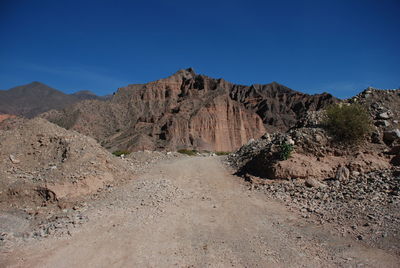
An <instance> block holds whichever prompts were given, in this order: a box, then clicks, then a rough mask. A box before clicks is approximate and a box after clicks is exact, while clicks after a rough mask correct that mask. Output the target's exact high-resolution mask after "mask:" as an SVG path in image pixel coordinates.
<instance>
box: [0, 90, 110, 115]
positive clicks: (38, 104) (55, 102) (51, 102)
mask: <svg viewBox="0 0 400 268" xmlns="http://www.w3.org/2000/svg"><path fill="white" fill-rule="evenodd" d="M84 99H102V97H98V96H96V95H94V94H92V93H90V92H88V91H83V92H82V91H80V92H77V93H74V94H71V95H68V94H64V93H62V92H61V91H58V90H56V89H54V88H51V87H49V86H47V85H45V84H43V83H40V82H32V83H30V84H27V85H23V86H18V87H14V88H11V89H9V90H0V113H4V114H13V115H19V116H24V117H28V118H32V117H34V116H36V115H38V114H40V113H43V112H46V111H48V110H51V109H63V108H65V107H67V106H68V105H71V104H74V103H76V102H78V101H81V100H84Z"/></svg>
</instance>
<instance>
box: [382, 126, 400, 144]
mask: <svg viewBox="0 0 400 268" xmlns="http://www.w3.org/2000/svg"><path fill="white" fill-rule="evenodd" d="M398 139H400V130H399V129H394V130H390V131H385V132H383V141H384V142H385V143H386V144H392V143H393V142H394V141H396V140H398Z"/></svg>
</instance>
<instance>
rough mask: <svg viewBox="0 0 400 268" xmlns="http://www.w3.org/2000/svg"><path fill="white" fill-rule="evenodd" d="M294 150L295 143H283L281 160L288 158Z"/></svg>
mask: <svg viewBox="0 0 400 268" xmlns="http://www.w3.org/2000/svg"><path fill="white" fill-rule="evenodd" d="M292 152H293V144H289V143H282V144H281V148H280V151H279V157H280V159H281V160H287V159H289V157H290V156H291V154H292Z"/></svg>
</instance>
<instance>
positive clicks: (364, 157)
mask: <svg viewBox="0 0 400 268" xmlns="http://www.w3.org/2000/svg"><path fill="white" fill-rule="evenodd" d="M345 102H350V103H352V102H357V103H362V104H364V105H366V107H367V108H368V111H369V113H370V115H371V118H372V119H373V124H374V129H373V132H372V134H371V136H370V137H368V139H367V141H365V143H363V144H358V145H353V146H351V147H348V146H344V145H340V144H338V143H336V142H334V140H333V139H332V137H330V136H329V135H328V133H327V132H326V131H325V130H324V128H322V127H321V125H320V120H321V115H322V114H321V112H311V113H310V114H308V116H306V117H305V118H303V120H301V121H299V122H298V124H297V125H296V126H295V127H294V128H292V129H290V130H289V131H287V132H285V133H276V134H273V135H269V134H265V135H264V136H262V138H261V139H258V140H252V141H250V142H249V143H248V144H246V145H245V146H243V147H241V148H240V149H239V150H237V151H236V152H235V153H233V154H231V155H230V156H229V157H228V163H229V164H230V165H231V166H233V167H234V168H235V171H236V173H237V174H238V175H241V176H243V177H244V178H245V179H246V180H247V181H248V182H249V183H250V184H251V188H252V189H257V190H260V191H262V192H264V193H266V194H267V195H268V196H271V197H274V198H277V199H280V200H282V201H283V202H285V203H286V204H287V206H289V207H294V208H296V209H299V210H300V212H301V213H302V216H303V217H304V218H306V219H310V220H311V221H314V222H320V223H324V222H330V223H333V224H334V225H336V226H337V227H338V231H339V232H340V233H341V234H342V235H343V236H347V235H351V236H353V237H354V238H356V239H358V240H363V241H365V242H367V243H368V244H371V245H375V246H378V247H380V248H383V249H388V250H393V251H395V252H396V253H397V254H398V253H399V252H400V248H399V246H398V245H399V243H398V237H399V235H400V229H399V223H400V214H399V209H400V191H399V189H400V130H399V121H398V120H399V119H400V117H399V107H400V106H399V104H400V90H377V89H371V88H369V89H367V90H365V91H363V92H362V93H360V94H359V95H357V96H356V97H354V98H352V99H349V100H346V101H345ZM282 144H292V145H293V148H294V151H293V153H292V154H291V155H290V157H289V158H288V159H286V160H284V159H283V158H282V157H281V152H282V148H283V147H282Z"/></svg>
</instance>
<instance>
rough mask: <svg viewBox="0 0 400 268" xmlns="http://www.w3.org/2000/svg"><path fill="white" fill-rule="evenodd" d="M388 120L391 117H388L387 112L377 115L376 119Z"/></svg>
mask: <svg viewBox="0 0 400 268" xmlns="http://www.w3.org/2000/svg"><path fill="white" fill-rule="evenodd" d="M390 118H391V116H390V115H389V113H388V112H384V113H380V114H378V119H383V120H387V119H390Z"/></svg>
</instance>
